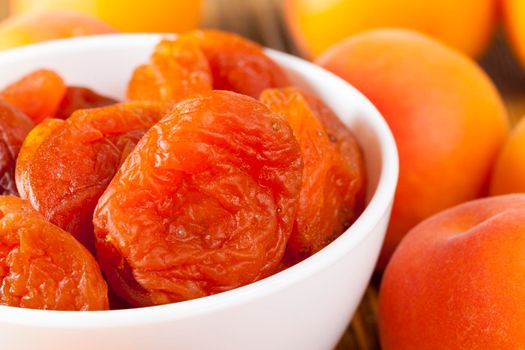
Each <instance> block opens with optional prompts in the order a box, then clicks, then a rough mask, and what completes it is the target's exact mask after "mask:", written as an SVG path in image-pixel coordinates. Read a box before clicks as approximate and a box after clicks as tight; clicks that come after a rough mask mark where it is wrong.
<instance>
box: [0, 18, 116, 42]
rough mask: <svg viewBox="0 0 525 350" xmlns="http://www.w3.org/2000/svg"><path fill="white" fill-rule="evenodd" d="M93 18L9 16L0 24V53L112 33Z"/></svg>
mask: <svg viewBox="0 0 525 350" xmlns="http://www.w3.org/2000/svg"><path fill="white" fill-rule="evenodd" d="M114 32H116V30H115V29H114V28H113V27H111V26H110V25H109V24H106V23H104V22H102V21H100V20H98V19H96V18H93V17H90V16H87V15H83V14H80V13H76V12H72V11H65V10H49V11H39V12H34V13H27V14H21V15H18V16H13V17H11V18H9V19H6V20H4V21H3V22H1V23H0V50H5V49H9V48H12V47H16V46H22V45H27V44H32V43H36V42H40V41H46V40H53V39H63V38H70V37H75V36H83V35H93V34H106V33H114Z"/></svg>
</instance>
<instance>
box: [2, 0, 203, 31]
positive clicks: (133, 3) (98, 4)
mask: <svg viewBox="0 0 525 350" xmlns="http://www.w3.org/2000/svg"><path fill="white" fill-rule="evenodd" d="M201 8H202V0H148V1H143V0H11V1H10V11H11V13H12V14H16V13H22V12H30V11H37V10H47V9H66V10H73V11H78V12H81V13H84V14H87V15H90V16H94V17H97V18H99V19H101V20H103V21H104V22H106V23H109V24H111V25H112V26H114V27H115V28H117V29H119V30H121V31H125V32H156V33H159V32H166V33H169V32H182V31H185V30H189V29H194V28H196V27H197V26H198V25H199V22H200V18H201Z"/></svg>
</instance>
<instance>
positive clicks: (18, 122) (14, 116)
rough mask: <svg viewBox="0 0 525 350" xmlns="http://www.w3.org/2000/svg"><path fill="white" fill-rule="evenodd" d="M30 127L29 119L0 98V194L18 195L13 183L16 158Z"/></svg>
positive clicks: (31, 124)
mask: <svg viewBox="0 0 525 350" xmlns="http://www.w3.org/2000/svg"><path fill="white" fill-rule="evenodd" d="M32 127H33V122H32V121H31V119H29V118H28V117H26V116H25V115H24V114H23V113H21V112H19V111H18V110H16V109H15V108H14V107H13V106H11V105H9V104H7V103H5V102H3V101H1V100H0V195H18V191H17V190H16V185H15V164H16V158H17V156H18V152H19V150H20V147H21V146H22V142H23V141H24V139H25V137H26V135H27V133H28V132H29V131H30V130H31V128H32Z"/></svg>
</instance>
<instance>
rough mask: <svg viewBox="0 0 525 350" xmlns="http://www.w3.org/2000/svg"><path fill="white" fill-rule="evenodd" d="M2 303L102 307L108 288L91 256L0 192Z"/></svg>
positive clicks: (33, 306)
mask: <svg viewBox="0 0 525 350" xmlns="http://www.w3.org/2000/svg"><path fill="white" fill-rule="evenodd" d="M0 305H9V306H18V307H24V308H31V309H48V310H84V311H87V310H104V309H107V308H108V289H107V285H106V282H105V281H104V279H103V278H102V274H101V273H100V269H99V267H98V265H97V262H96V261H95V259H94V258H93V256H92V255H91V254H90V253H89V252H88V251H87V250H86V249H85V248H84V247H83V246H82V245H81V244H80V243H78V242H77V241H76V240H75V239H74V238H73V237H72V236H71V235H70V234H69V233H67V232H65V231H63V230H62V229H60V228H58V227H56V226H54V225H52V224H50V223H49V222H47V221H46V220H45V218H44V217H43V216H42V215H41V214H39V213H38V212H36V211H35V210H34V209H33V208H32V207H31V206H30V205H29V203H27V202H25V201H23V200H21V199H20V198H17V197H11V196H0Z"/></svg>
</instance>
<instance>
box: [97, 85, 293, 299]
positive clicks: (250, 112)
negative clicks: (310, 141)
mask: <svg viewBox="0 0 525 350" xmlns="http://www.w3.org/2000/svg"><path fill="white" fill-rule="evenodd" d="M301 176H302V159H301V155H300V149H299V145H298V144H297V141H296V140H295V138H294V136H293V133H292V130H291V129H290V126H289V125H288V123H287V122H286V121H285V120H284V119H283V118H282V117H280V116H278V115H276V114H275V113H272V112H271V111H270V110H268V109H267V108H266V107H265V106H264V105H262V104H261V103H260V102H258V101H256V100H254V99H252V98H250V97H247V96H243V95H240V94H236V93H233V92H228V91H212V92H208V93H204V94H201V95H197V96H196V97H194V98H191V99H187V100H184V101H182V102H180V103H178V104H177V105H176V106H175V108H174V109H173V111H172V112H171V113H170V114H169V115H168V116H166V117H165V118H163V119H162V120H161V121H160V122H159V123H157V124H156V125H155V126H153V127H152V128H151V129H150V130H149V131H148V132H147V133H146V135H145V136H144V137H143V138H142V140H141V141H140V143H139V144H138V145H137V147H136V148H135V149H134V150H133V151H132V153H131V154H130V156H129V157H128V158H127V160H126V161H125V162H124V163H123V165H122V167H121V168H120V169H119V171H118V173H117V174H116V175H115V177H114V179H113V180H112V182H111V184H110V185H109V186H108V187H107V189H106V191H105V192H104V194H103V196H102V197H101V198H100V200H99V203H98V205H97V208H96V211H95V215H94V225H95V236H96V240H97V256H98V257H99V261H100V264H101V268H102V270H103V271H104V273H105V275H106V277H107V279H108V283H109V284H110V286H111V287H112V289H113V290H114V291H115V292H116V293H117V294H119V295H120V296H122V297H124V298H125V299H126V300H128V302H130V303H131V304H133V305H135V306H145V305H152V304H163V303H169V302H177V301H182V300H187V299H193V298H198V297H203V296H206V295H210V294H215V293H219V292H222V291H226V290H230V289H233V288H236V287H239V286H242V285H245V284H247V283H251V282H253V281H256V280H258V279H261V278H263V277H265V276H268V275H270V274H272V273H274V272H275V271H276V270H277V268H278V265H279V263H280V261H281V259H282V257H283V254H284V251H285V247H286V242H287V240H288V237H289V235H290V233H291V229H292V224H293V221H294V219H295V215H296V210H297V203H298V198H299V191H300V188H301Z"/></svg>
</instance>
